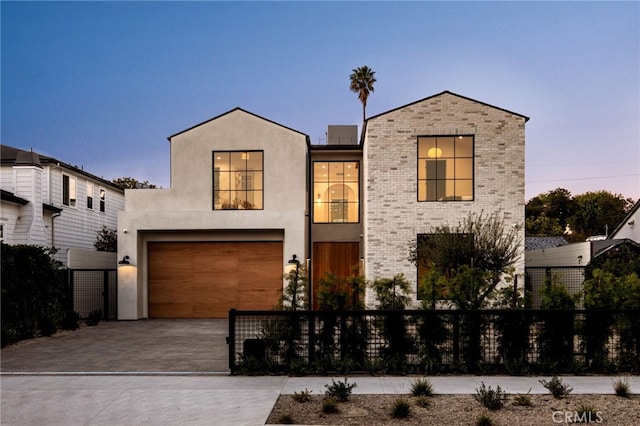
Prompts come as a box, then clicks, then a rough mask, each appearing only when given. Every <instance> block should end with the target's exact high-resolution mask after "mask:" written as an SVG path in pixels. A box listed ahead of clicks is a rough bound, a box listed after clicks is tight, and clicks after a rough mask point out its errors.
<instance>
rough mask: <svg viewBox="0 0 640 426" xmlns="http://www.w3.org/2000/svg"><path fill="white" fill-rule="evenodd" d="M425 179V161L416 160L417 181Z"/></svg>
mask: <svg viewBox="0 0 640 426" xmlns="http://www.w3.org/2000/svg"><path fill="white" fill-rule="evenodd" d="M426 178H427V160H425V159H423V158H421V159H419V160H418V179H426Z"/></svg>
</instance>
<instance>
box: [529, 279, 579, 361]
mask: <svg viewBox="0 0 640 426" xmlns="http://www.w3.org/2000/svg"><path fill="white" fill-rule="evenodd" d="M541 293H542V300H541V303H540V308H541V309H543V310H547V311H549V312H546V313H545V314H544V316H543V327H542V330H541V331H540V334H539V335H538V344H539V347H540V364H541V366H542V368H543V370H545V371H548V372H556V371H558V370H567V369H569V367H570V366H571V363H572V360H573V331H574V327H573V313H572V312H570V311H571V310H573V309H575V306H576V304H575V298H574V297H572V296H571V295H569V292H568V291H567V289H566V288H565V287H564V286H563V285H562V284H560V283H559V277H557V276H553V277H552V276H547V277H546V278H545V282H544V287H543V288H542V292H541ZM567 311H569V312H567Z"/></svg>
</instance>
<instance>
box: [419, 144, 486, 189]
mask: <svg viewBox="0 0 640 426" xmlns="http://www.w3.org/2000/svg"><path fill="white" fill-rule="evenodd" d="M473 144H474V138H473V136H421V137H419V138H418V201H472V200H473Z"/></svg>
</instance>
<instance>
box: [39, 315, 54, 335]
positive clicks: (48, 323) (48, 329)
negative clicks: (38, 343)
mask: <svg viewBox="0 0 640 426" xmlns="http://www.w3.org/2000/svg"><path fill="white" fill-rule="evenodd" d="M38 329H39V330H40V335H42V336H47V337H49V336H51V335H52V334H53V333H55V332H56V330H57V329H58V327H57V326H56V323H55V321H54V320H53V319H52V318H51V317H50V316H43V317H40V318H39V319H38Z"/></svg>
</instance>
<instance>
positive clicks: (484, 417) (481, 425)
mask: <svg viewBox="0 0 640 426" xmlns="http://www.w3.org/2000/svg"><path fill="white" fill-rule="evenodd" d="M491 425H493V420H491V417H489V414H487V413H482V414H480V415H479V416H478V417H476V426H491Z"/></svg>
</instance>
